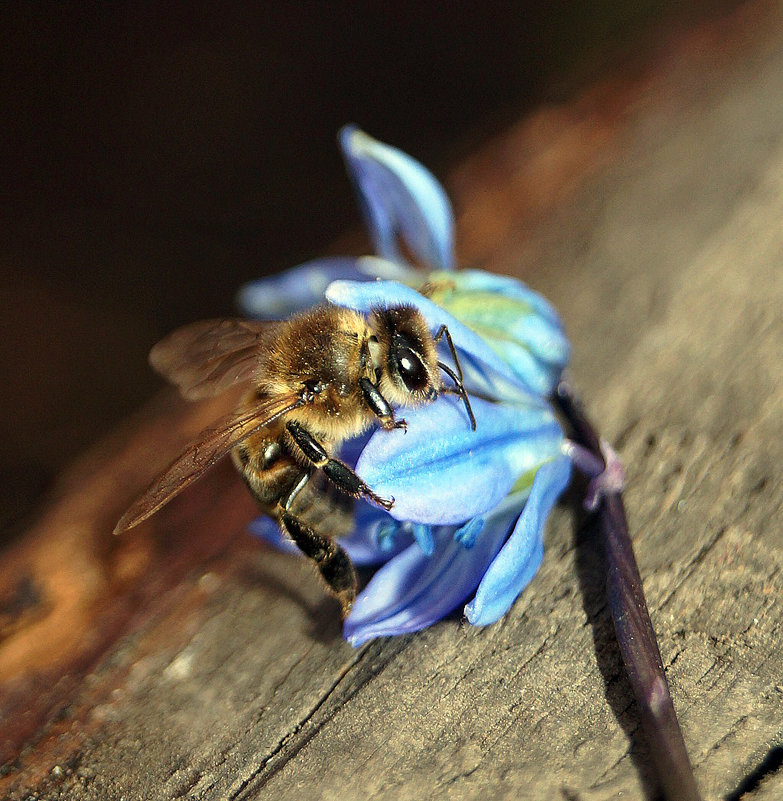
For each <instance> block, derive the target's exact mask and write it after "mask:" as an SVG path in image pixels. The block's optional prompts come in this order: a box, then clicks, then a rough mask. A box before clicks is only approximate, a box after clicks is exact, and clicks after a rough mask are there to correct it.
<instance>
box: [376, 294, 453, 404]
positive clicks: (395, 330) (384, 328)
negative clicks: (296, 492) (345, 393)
mask: <svg viewBox="0 0 783 801" xmlns="http://www.w3.org/2000/svg"><path fill="white" fill-rule="evenodd" d="M372 328H373V332H374V339H375V341H373V340H371V342H370V350H371V353H373V364H374V366H375V370H376V374H377V375H378V378H379V389H380V390H381V393H382V394H383V395H384V396H385V397H386V398H387V399H388V400H389V401H391V403H394V404H411V403H414V404H415V403H426V402H427V401H431V400H434V399H435V397H436V396H437V394H438V391H439V390H440V388H441V379H440V372H439V370H438V354H437V352H436V350H435V342H434V341H433V338H432V334H431V333H430V331H429V328H428V327H427V323H426V322H425V321H424V318H423V317H422V316H421V314H420V313H419V312H418V311H417V310H416V309H414V308H413V307H412V306H393V307H392V308H390V309H381V310H377V311H375V312H374V313H373V320H372Z"/></svg>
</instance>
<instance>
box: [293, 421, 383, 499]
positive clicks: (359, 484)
mask: <svg viewBox="0 0 783 801" xmlns="http://www.w3.org/2000/svg"><path fill="white" fill-rule="evenodd" d="M286 429H287V431H288V433H289V434H290V435H291V436H292V437H293V440H294V442H296V444H297V445H298V446H299V449H300V450H301V451H302V453H303V454H304V455H305V457H306V458H307V459H308V461H309V462H310V463H311V464H312V465H313V467H318V468H320V469H321V470H323V472H324V474H325V475H326V477H327V478H328V479H329V480H330V481H331V482H332V483H333V484H334V485H335V486H336V487H337V488H338V489H340V490H342V491H343V492H344V493H346V494H347V495H351V496H352V497H354V498H360V497H361V498H367V499H368V500H370V501H373V502H374V503H377V504H378V506H382V507H383V508H384V509H386V510H387V511H388V510H389V509H391V508H392V506H394V498H391V499H387V498H381V497H380V495H376V494H375V493H374V492H373V491H372V490H371V489H370V487H368V486H367V484H365V483H364V481H362V480H361V478H359V476H357V475H356V473H355V472H354V471H353V470H351V468H350V467H348V465H347V464H344V463H343V462H341V461H340V460H339V459H332V457H331V456H329V454H328V453H327V452H326V449H325V448H324V446H323V445H321V443H320V442H318V440H317V439H316V438H315V437H314V436H313V435H312V434H311V433H310V432H309V431H308V430H307V429H306V428H304V427H303V426H301V425H299V423H295V422H293V421H292V422H289V423H286Z"/></svg>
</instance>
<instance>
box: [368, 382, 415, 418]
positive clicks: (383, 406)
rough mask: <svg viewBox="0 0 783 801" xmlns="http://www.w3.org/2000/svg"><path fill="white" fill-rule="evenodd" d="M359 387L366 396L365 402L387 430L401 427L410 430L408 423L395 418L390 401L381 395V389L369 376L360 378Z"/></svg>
mask: <svg viewBox="0 0 783 801" xmlns="http://www.w3.org/2000/svg"><path fill="white" fill-rule="evenodd" d="M359 389H361V391H362V395H363V396H364V402H365V403H366V404H367V405H368V406H369V407H370V410H371V411H372V413H373V414H374V415H375V416H376V417H377V418H378V419H379V420H380V421H381V425H382V426H383V427H384V428H385V429H386V430H387V431H389V430H391V429H393V428H401V429H402V430H403V431H407V430H408V424H407V423H406V422H405V421H404V420H395V419H394V411H393V410H392V407H391V406H389V401H387V400H386V398H384V397H383V395H381V391H380V390H379V389H378V387H376V386H375V384H373V383H372V381H370V379H369V378H360V379H359Z"/></svg>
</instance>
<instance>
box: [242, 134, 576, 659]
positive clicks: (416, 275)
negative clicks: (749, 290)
mask: <svg viewBox="0 0 783 801" xmlns="http://www.w3.org/2000/svg"><path fill="white" fill-rule="evenodd" d="M340 143H341V145H342V148H343V153H344V156H345V160H346V164H347V166H348V170H349V173H350V175H351V177H352V179H353V181H354V185H355V187H356V190H357V194H358V197H359V201H360V205H361V208H362V210H363V213H364V216H365V219H366V221H367V224H368V227H369V229H370V234H371V237H372V240H373V243H374V245H375V249H376V253H377V256H375V257H364V258H361V259H349V258H340V259H318V260H315V261H312V262H308V263H307V264H304V265H301V266H300V267H297V268H294V270H291V271H289V272H288V273H284V274H282V275H281V276H277V277H274V278H271V279H263V280H260V281H256V282H254V283H252V284H249V285H247V286H245V287H243V289H242V290H241V292H240V295H239V303H240V306H241V307H242V308H243V310H244V311H245V312H246V313H248V314H250V315H252V316H257V317H264V318H270V317H271V318H274V317H281V316H286V315H288V314H291V313H292V312H295V311H298V310H300V309H304V308H307V307H309V306H311V305H313V304H314V303H316V302H322V301H323V299H324V298H326V299H327V300H328V301H329V302H331V303H334V304H337V305H341V306H346V307H349V308H353V309H355V310H357V311H360V312H368V311H370V310H372V309H375V308H378V307H390V306H398V305H409V306H414V307H415V308H416V309H418V310H419V312H420V313H421V314H422V315H423V317H424V319H425V320H426V322H427V324H428V325H429V327H430V329H431V330H432V331H433V333H434V332H436V331H437V330H438V329H439V328H440V327H441V326H442V325H446V326H447V327H448V329H449V332H450V334H451V337H452V339H453V341H454V344H455V345H456V348H457V353H458V357H459V361H460V365H461V367H462V370H463V374H464V381H465V387H466V389H467V391H468V394H469V395H470V398H471V404H472V407H473V411H474V414H475V417H476V421H477V427H476V430H475V431H473V430H472V429H471V427H470V424H469V420H468V418H467V414H466V411H465V407H464V405H463V404H462V403H461V402H460V401H459V400H458V399H456V398H455V397H454V396H450V395H445V394H442V395H440V396H439V397H438V398H437V399H436V400H435V401H434V402H432V403H430V404H426V405H423V406H419V407H416V408H412V409H406V410H405V413H404V415H405V419H406V421H407V423H408V427H407V432H403V431H401V430H395V431H383V430H378V431H376V432H374V433H373V434H372V435H371V436H370V437H369V439H367V440H366V442H364V443H362V447H361V449H360V450H359V452H358V454H355V455H354V456H353V457H350V456H346V454H343V455H342V456H343V458H344V459H345V460H346V461H348V462H349V463H351V464H353V465H355V469H356V471H357V472H358V473H359V475H360V476H361V477H362V478H363V479H364V481H366V482H367V484H369V485H370V486H371V487H372V488H373V489H374V491H376V492H377V493H379V494H380V495H381V496H384V497H394V498H395V504H394V506H393V507H392V509H391V512H390V513H386V512H385V511H383V510H381V509H378V508H376V507H373V506H371V505H369V504H367V503H364V502H359V503H357V508H356V512H355V517H354V522H355V528H354V531H353V533H352V534H351V535H350V536H349V537H346V538H343V539H341V541H340V542H341V544H342V545H343V547H344V548H345V550H346V551H347V553H348V555H349V556H350V557H351V559H352V560H353V561H354V563H355V564H357V565H374V566H377V565H381V566H380V568H379V569H378V570H377V571H376V573H375V574H374V576H373V577H372V579H371V580H370V582H369V584H368V585H367V587H366V588H365V589H364V590H363V591H362V592H361V593H360V594H359V596H358V597H357V599H356V602H355V603H354V606H353V609H352V611H351V613H350V615H349V616H348V617H347V618H346V620H345V626H344V635H345V637H346V639H348V640H349V641H350V642H351V643H352V644H354V645H359V644H361V643H363V642H366V641H367V640H369V639H372V638H374V637H378V636H383V635H390V634H401V633H404V632H410V631H416V630H418V629H421V628H423V627H425V626H428V625H430V624H432V623H434V622H436V621H437V620H440V619H441V618H442V617H444V616H445V615H447V614H449V613H451V612H452V611H453V610H455V609H457V608H458V607H460V606H461V605H463V604H466V602H467V604H466V605H465V607H464V611H465V615H466V616H467V618H468V620H469V621H470V622H471V623H472V624H474V625H486V624H489V623H493V622H495V621H496V620H498V619H499V618H500V617H502V616H503V615H504V614H505V613H506V612H507V611H508V610H509V609H510V607H511V605H512V604H513V602H514V600H515V599H516V598H517V596H518V595H519V593H520V592H521V591H522V590H523V589H524V587H525V586H526V585H527V584H528V583H529V581H530V580H531V579H532V577H533V576H534V575H535V572H536V570H537V569H538V566H539V564H540V562H541V559H542V555H543V529H544V524H545V522H546V519H547V516H548V514H549V512H550V510H551V509H552V507H553V505H554V504H555V502H556V501H557V498H558V497H559V495H560V494H561V493H562V491H563V489H564V488H565V487H566V486H567V484H568V481H569V479H570V475H571V459H570V458H569V455H568V454H569V453H570V451H569V450H568V448H567V447H565V441H564V437H563V432H562V429H561V427H560V424H559V422H558V420H557V418H556V417H555V414H554V412H553V409H552V407H551V405H550V403H549V400H548V396H549V394H550V393H551V392H552V390H553V388H554V386H555V384H556V383H557V381H558V379H559V377H560V374H561V373H562V370H563V367H564V366H565V364H566V362H567V360H568V354H569V346H568V341H567V339H566V337H565V334H564V332H563V328H562V325H561V323H560V320H559V318H558V316H557V313H556V312H555V311H554V309H553V308H552V307H551V306H550V305H549V303H547V301H545V300H544V299H543V298H542V297H540V296H539V295H537V294H536V293H535V292H533V291H532V290H530V289H529V288H527V287H526V286H524V285H523V284H522V283H520V282H519V281H517V280H516V279H513V278H509V277H502V276H495V275H492V274H490V273H486V272H482V271H480V270H470V271H453V270H452V267H453V264H454V247H453V231H454V222H453V214H452V211H451V206H450V204H449V201H448V198H447V197H446V194H445V192H444V191H443V189H442V188H441V186H440V184H439V183H438V182H437V180H436V179H435V178H434V177H433V176H432V175H431V174H430V173H429V172H428V171H427V170H426V169H425V168H424V167H423V166H422V165H420V164H419V163H418V162H416V161H414V160H413V159H411V158H410V157H409V156H407V155H406V154H404V153H402V152H401V151H399V150H397V149H395V148H392V147H389V146H388V145H384V144H382V143H380V142H378V141H376V140H374V139H372V138H371V137H369V136H368V135H367V134H365V133H363V132H362V131H359V130H358V129H357V128H355V127H352V126H348V127H346V128H344V129H343V130H342V131H341V132H340ZM400 241H401V242H402V243H404V248H405V252H407V253H410V254H411V255H412V256H413V259H414V260H415V261H416V263H417V264H419V265H423V266H425V267H426V268H429V269H428V271H427V272H422V271H421V270H420V269H416V268H415V267H414V266H413V265H412V264H410V263H408V262H407V261H406V259H405V258H404V257H403V255H402V253H403V250H402V249H401V248H400V244H399V243H400ZM379 279H383V280H379ZM414 287H422V292H423V294H422V293H420V292H418V291H416V289H414ZM443 358H444V360H448V358H449V356H448V353H447V351H445V350H444V353H443ZM354 450H355V449H354ZM251 530H252V531H253V532H254V533H256V534H258V535H259V536H262V537H264V538H265V539H267V540H268V541H270V542H272V543H273V544H275V545H277V546H278V547H284V548H289V549H292V548H293V546H292V545H291V544H290V543H287V541H286V540H284V538H283V537H282V535H281V534H280V532H279V530H278V528H277V526H276V524H275V523H274V522H273V521H271V520H268V519H265V518H260V519H259V520H257V521H255V522H254V523H253V524H252V526H251Z"/></svg>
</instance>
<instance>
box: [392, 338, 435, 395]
mask: <svg viewBox="0 0 783 801" xmlns="http://www.w3.org/2000/svg"><path fill="white" fill-rule="evenodd" d="M397 370H398V371H399V374H400V378H401V379H402V381H403V383H404V384H405V386H406V387H407V388H408V389H409V390H410V391H411V392H413V391H417V390H418V391H420V390H422V389H424V388H425V387H426V386H427V384H428V383H429V379H428V376H427V371H426V370H425V369H424V365H423V364H422V361H421V359H420V358H419V356H418V355H417V354H416V353H414V352H413V351H412V350H411V349H410V348H407V347H401V348H400V349H399V350H398V351H397Z"/></svg>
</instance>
